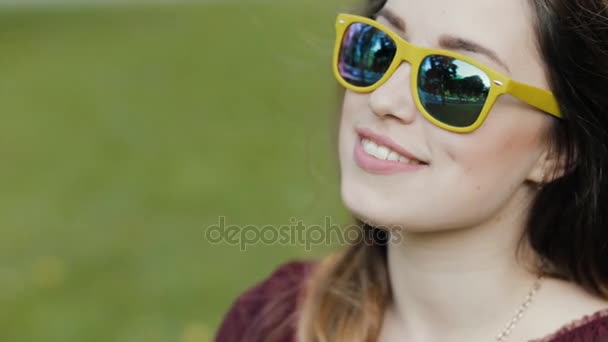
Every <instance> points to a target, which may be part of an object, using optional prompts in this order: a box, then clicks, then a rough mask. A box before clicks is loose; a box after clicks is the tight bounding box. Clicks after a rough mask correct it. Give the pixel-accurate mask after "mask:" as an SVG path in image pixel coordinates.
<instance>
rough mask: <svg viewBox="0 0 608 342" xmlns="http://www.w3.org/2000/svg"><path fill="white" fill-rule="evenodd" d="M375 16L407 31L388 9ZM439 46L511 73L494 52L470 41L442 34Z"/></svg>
mask: <svg viewBox="0 0 608 342" xmlns="http://www.w3.org/2000/svg"><path fill="white" fill-rule="evenodd" d="M377 16H381V17H384V18H385V19H386V20H388V22H389V23H390V24H391V25H393V26H394V27H395V28H396V29H398V30H399V31H401V32H402V33H405V32H406V31H407V26H406V25H405V21H404V20H403V19H402V18H401V17H399V16H398V15H396V14H395V13H394V12H393V11H391V10H390V9H388V8H383V9H381V10H380V11H378V14H377ZM439 45H440V46H441V47H442V48H444V49H451V50H464V51H469V52H473V53H479V54H482V55H485V56H486V57H488V58H490V59H491V60H493V61H494V62H496V63H498V64H500V65H501V66H502V67H503V68H505V69H506V70H507V71H508V72H509V73H511V71H510V70H509V67H508V66H507V63H505V62H503V61H502V60H501V59H500V57H498V54H497V53H496V52H494V51H492V50H490V49H488V48H486V47H484V46H482V45H480V44H478V43H475V42H474V41H472V40H468V39H465V38H460V37H455V36H451V35H447V34H444V35H441V36H440V37H439Z"/></svg>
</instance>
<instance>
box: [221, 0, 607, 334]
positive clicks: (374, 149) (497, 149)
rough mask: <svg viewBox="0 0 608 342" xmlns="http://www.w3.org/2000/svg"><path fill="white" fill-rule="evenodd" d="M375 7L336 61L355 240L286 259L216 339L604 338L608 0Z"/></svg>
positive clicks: (401, 1)
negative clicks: (314, 258)
mask: <svg viewBox="0 0 608 342" xmlns="http://www.w3.org/2000/svg"><path fill="white" fill-rule="evenodd" d="M366 5H367V6H366V9H365V11H364V16H365V17H359V16H355V15H349V14H341V15H339V16H338V19H337V21H336V29H337V33H338V36H337V40H336V50H335V56H334V73H335V75H336V78H337V79H338V81H339V83H340V84H341V85H342V86H344V87H345V88H346V92H345V94H344V99H343V106H342V113H341V120H340V129H339V157H340V166H341V190H342V198H343V201H344V203H345V205H346V207H347V208H348V209H349V210H350V211H351V212H352V213H353V215H354V216H355V218H356V219H357V220H358V222H359V223H360V227H361V231H360V232H361V237H362V239H360V241H359V242H358V243H357V244H353V245H350V246H348V247H347V248H345V249H344V250H342V251H341V252H339V253H338V254H335V255H331V256H330V257H327V258H325V259H324V260H322V261H320V262H318V263H315V262H305V261H292V262H290V263H286V264H284V265H282V266H281V267H279V269H278V270H277V271H275V273H273V274H272V275H271V276H270V277H269V278H267V279H266V280H265V281H264V282H262V283H260V284H258V285H256V286H255V287H253V288H251V289H250V290H249V291H247V292H246V293H244V294H243V295H241V296H240V297H239V299H238V300H237V301H235V303H234V304H233V306H232V308H231V310H230V311H229V312H228V313H227V315H226V317H225V320H224V323H223V324H222V326H221V328H220V330H219V332H218V335H217V341H220V342H225V341H294V340H296V339H297V340H298V341H305V342H309V341H310V342H312V341H332V342H334V341H415V342H427V341H467V342H470V341H492V340H493V341H507V340H508V341H551V342H558V341H584V342H590V341H594V342H595V341H608V227H607V226H606V223H607V222H608V210H607V209H606V207H605V206H606V205H607V204H606V203H608V202H607V201H606V200H607V195H608V175H607V174H606V172H605V171H604V170H605V169H606V168H607V167H608V130H607V128H608V114H607V113H606V112H605V110H606V109H607V108H608V96H606V94H605V91H606V89H608V9H607V7H608V4H607V3H606V2H605V1H604V0H512V1H503V0H464V1H453V0H426V1H416V0H388V1H386V0H385V1H374V0H369V1H368V2H367V4H366ZM501 95H504V96H501Z"/></svg>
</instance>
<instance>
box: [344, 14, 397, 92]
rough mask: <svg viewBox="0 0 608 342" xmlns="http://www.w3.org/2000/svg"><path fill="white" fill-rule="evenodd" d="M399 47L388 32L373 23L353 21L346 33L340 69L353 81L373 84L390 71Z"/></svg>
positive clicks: (357, 83)
mask: <svg viewBox="0 0 608 342" xmlns="http://www.w3.org/2000/svg"><path fill="white" fill-rule="evenodd" d="M395 50H396V47H395V44H394V43H393V41H392V40H391V39H390V38H389V37H388V36H387V35H386V34H385V33H384V32H382V31H380V30H378V29H376V28H375V27H373V26H370V25H366V24H362V23H355V24H352V25H351V26H350V27H349V28H348V29H347V31H346V32H345V34H344V39H343V42H342V48H341V52H340V68H341V70H340V71H341V73H342V75H343V76H344V77H345V78H347V79H349V81H350V82H352V83H353V84H356V85H360V86H368V85H371V84H373V83H375V82H377V81H378V80H379V79H380V78H381V77H382V75H383V74H384V72H386V69H387V68H388V65H389V64H390V62H391V61H392V58H393V57H394V55H395Z"/></svg>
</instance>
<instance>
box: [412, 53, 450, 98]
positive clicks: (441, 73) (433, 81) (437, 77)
mask: <svg viewBox="0 0 608 342" xmlns="http://www.w3.org/2000/svg"><path fill="white" fill-rule="evenodd" d="M453 61H454V58H450V57H446V56H437V55H434V56H429V57H427V60H426V62H425V63H424V64H425V67H426V68H427V69H426V70H423V72H424V77H422V79H423V80H424V82H422V83H423V84H421V88H422V89H423V90H424V91H426V92H429V93H431V94H434V95H438V96H439V97H440V101H441V104H442V105H444V104H445V97H446V96H447V95H448V90H449V89H448V87H449V85H448V83H450V82H449V80H452V79H454V78H455V77H456V75H457V70H458V66H457V65H456V64H454V63H453Z"/></svg>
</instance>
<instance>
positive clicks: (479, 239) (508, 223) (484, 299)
mask: <svg viewBox="0 0 608 342" xmlns="http://www.w3.org/2000/svg"><path fill="white" fill-rule="evenodd" d="M511 213H512V215H509V216H504V215H499V216H498V217H499V218H494V219H493V220H491V221H489V222H486V223H484V224H482V225H479V226H476V227H473V228H466V229H457V230H456V229H454V230H449V231H441V232H434V233H411V232H399V233H400V234H402V237H403V239H401V241H400V242H399V243H395V244H389V245H388V247H387V248H388V250H387V258H388V269H389V274H390V284H391V288H392V290H393V303H392V305H391V307H390V308H389V311H388V314H389V316H393V317H394V319H396V320H397V321H398V323H399V326H401V327H402V329H403V333H404V334H405V335H406V336H408V338H407V339H406V340H408V341H457V340H463V341H464V340H469V341H473V340H476V338H479V339H480V340H484V338H483V337H486V338H485V340H488V338H490V340H491V338H492V337H493V336H496V335H497V334H499V333H500V332H501V331H502V329H504V327H505V324H506V323H507V322H509V321H510V320H511V319H512V318H513V317H512V316H513V314H514V312H515V311H516V310H517V308H518V307H519V306H520V305H521V304H522V303H523V301H524V300H525V298H526V295H527V294H528V292H529V291H530V290H531V289H532V286H533V284H534V282H535V280H536V277H537V274H536V269H535V265H538V264H537V260H536V258H535V257H534V255H533V253H531V252H530V251H531V249H530V248H529V246H528V245H524V246H522V247H523V248H522V249H521V252H522V253H521V254H519V255H518V256H519V257H517V256H516V250H517V247H518V242H519V238H520V236H521V233H522V231H523V227H524V217H525V215H524V214H523V212H519V213H518V212H517V211H513V210H511Z"/></svg>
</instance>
